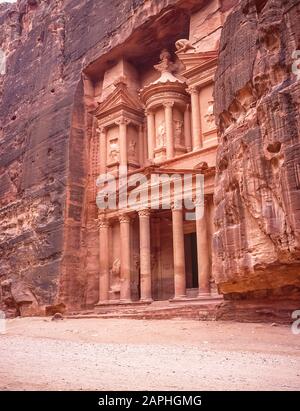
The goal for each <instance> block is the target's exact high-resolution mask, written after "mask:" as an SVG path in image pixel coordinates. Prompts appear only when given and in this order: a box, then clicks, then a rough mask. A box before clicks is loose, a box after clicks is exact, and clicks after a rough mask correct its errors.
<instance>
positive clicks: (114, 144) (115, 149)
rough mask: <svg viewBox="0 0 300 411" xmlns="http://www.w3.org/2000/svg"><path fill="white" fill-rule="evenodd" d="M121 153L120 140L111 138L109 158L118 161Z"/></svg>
mask: <svg viewBox="0 0 300 411" xmlns="http://www.w3.org/2000/svg"><path fill="white" fill-rule="evenodd" d="M119 154H120V149H119V144H118V140H117V139H115V140H111V141H110V142H109V159H110V160H111V161H112V162H114V163H115V162H116V161H118V160H119Z"/></svg>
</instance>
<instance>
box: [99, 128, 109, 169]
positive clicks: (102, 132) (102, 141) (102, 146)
mask: <svg viewBox="0 0 300 411" xmlns="http://www.w3.org/2000/svg"><path fill="white" fill-rule="evenodd" d="M97 131H98V133H99V151H100V174H105V173H106V157H107V153H106V151H107V150H106V147H107V142H106V129H105V127H101V128H98V130H97Z"/></svg>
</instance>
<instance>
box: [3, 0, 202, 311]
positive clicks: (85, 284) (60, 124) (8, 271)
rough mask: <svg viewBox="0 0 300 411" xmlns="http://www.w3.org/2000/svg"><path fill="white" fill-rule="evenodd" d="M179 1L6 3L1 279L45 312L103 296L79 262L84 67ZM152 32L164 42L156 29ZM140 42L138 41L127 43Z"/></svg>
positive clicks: (84, 173) (84, 170)
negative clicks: (23, 289)
mask: <svg viewBox="0 0 300 411" xmlns="http://www.w3.org/2000/svg"><path fill="white" fill-rule="evenodd" d="M181 3H182V2H178V1H176V0H164V1H161V0H153V1H151V2H146V3H144V2H143V1H142V0H126V1H117V0H113V1H111V2H107V1H104V0H103V1H97V2H95V1H94V0H65V1H62V0H47V1H46V0H37V1H32V0H30V1H29V0H18V2H17V3H16V4H3V5H0V49H1V50H3V52H4V53H5V56H6V60H7V64H6V73H5V74H4V75H0V96H1V106H0V121H1V126H0V280H1V281H4V280H5V279H12V280H13V281H20V280H22V283H24V284H27V285H28V286H30V287H32V288H33V289H34V292H35V296H36V298H37V300H38V303H39V305H40V306H41V307H47V310H48V311H49V310H50V308H49V307H51V305H54V306H56V304H60V303H64V304H66V305H67V306H68V307H73V308H75V307H76V308H80V307H81V306H82V305H84V304H85V303H86V294H87V288H88V289H92V290H95V295H94V297H93V298H92V303H95V301H97V298H98V295H97V292H98V287H97V280H95V279H94V278H93V279H92V280H91V281H90V280H89V278H87V276H88V274H87V272H88V271H87V270H86V269H85V267H83V265H82V264H83V261H84V258H83V257H84V253H86V247H82V246H83V245H84V244H85V242H86V241H87V238H86V232H87V227H86V226H85V223H86V222H85V214H84V207H86V206H89V205H86V204H85V201H84V200H85V199H86V198H87V193H86V186H87V180H88V175H89V165H88V159H87V152H88V145H89V136H88V133H87V130H88V129H89V127H91V124H89V122H90V119H88V120H87V119H86V112H85V110H86V107H85V103H86V100H88V98H90V97H91V96H85V95H84V88H83V79H82V72H83V69H85V68H86V67H88V65H89V64H90V63H91V62H94V61H95V60H97V59H98V58H99V57H100V56H102V55H103V54H105V53H106V52H108V51H109V50H111V49H112V48H113V47H115V46H117V45H118V44H121V43H123V42H124V41H126V39H128V38H129V37H130V36H131V34H132V33H133V32H134V31H136V30H137V29H138V28H139V27H141V26H142V25H143V24H146V25H147V24H148V23H149V21H151V19H153V17H154V16H155V17H157V16H158V15H159V14H160V13H162V14H163V13H164V11H165V10H166V9H168V13H170V12H171V13H172V10H173V9H174V8H176V7H181V6H180V4H181ZM195 3H198V4H199V2H198V1H197V0H192V1H189V2H188V6H187V7H188V8H189V7H192V6H193V4H195ZM177 4H178V5H177ZM182 7H185V6H182ZM178 15H179V16H181V17H180V18H181V19H182V18H187V14H184V13H182V12H180V11H179V13H178V14H177V16H178ZM176 19H177V20H176V21H177V25H178V21H179V20H178V18H177V17H176ZM174 21H175V20H174ZM173 27H174V29H175V30H176V29H177V26H176V25H175V24H174V26H173ZM166 29H167V27H166ZM170 29H171V30H172V27H171V28H170ZM147 30H148V29H147V27H146V29H145V30H143V33H140V37H139V39H140V40H139V41H141V36H144V37H143V41H146V40H147V41H148V43H149V47H151V43H153V40H152V39H147V38H146V36H147V34H148V31H147ZM156 35H157V39H158V40H159V38H160V37H159V31H157V33H156ZM158 40H157V41H158ZM136 44H138V43H137V38H134V39H133V40H132V42H131V46H133V47H136V46H134V45H136ZM139 47H140V45H139ZM92 97H93V96H92ZM86 133H87V134H86ZM94 208H95V207H94ZM88 229H89V227H88ZM93 229H94V232H95V227H94V228H93ZM92 231H93V230H92V229H91V233H92ZM92 235H93V233H92V234H91V236H92ZM91 241H94V239H92V240H91ZM89 295H91V293H89Z"/></svg>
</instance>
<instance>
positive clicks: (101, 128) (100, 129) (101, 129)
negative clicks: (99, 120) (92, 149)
mask: <svg viewBox="0 0 300 411" xmlns="http://www.w3.org/2000/svg"><path fill="white" fill-rule="evenodd" d="M96 132H97V133H98V134H106V126H101V125H99V126H98V127H97V128H96Z"/></svg>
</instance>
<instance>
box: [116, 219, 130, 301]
mask: <svg viewBox="0 0 300 411" xmlns="http://www.w3.org/2000/svg"><path fill="white" fill-rule="evenodd" d="M119 221H120V254H121V259H120V260H121V291H120V300H121V301H122V302H131V291H130V282H131V267H130V261H131V255H130V217H129V216H128V215H125V214H123V215H120V217H119Z"/></svg>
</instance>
